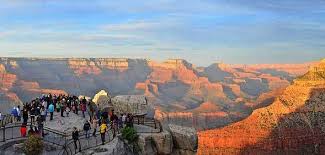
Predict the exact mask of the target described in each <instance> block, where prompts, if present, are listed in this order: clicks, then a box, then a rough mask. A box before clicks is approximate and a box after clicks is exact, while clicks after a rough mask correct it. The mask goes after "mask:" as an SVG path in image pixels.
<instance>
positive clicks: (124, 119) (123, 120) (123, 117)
mask: <svg viewBox="0 0 325 155" xmlns="http://www.w3.org/2000/svg"><path fill="white" fill-rule="evenodd" d="M125 123H126V114H125V113H124V114H123V115H122V124H123V127H124V125H125Z"/></svg>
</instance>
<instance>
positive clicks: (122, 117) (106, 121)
mask: <svg viewBox="0 0 325 155" xmlns="http://www.w3.org/2000/svg"><path fill="white" fill-rule="evenodd" d="M55 112H57V113H59V115H60V116H61V117H62V118H61V119H63V117H69V113H70V112H73V113H75V114H76V115H79V112H81V115H82V117H84V118H85V119H86V115H87V113H88V115H89V117H87V118H90V119H89V120H87V121H85V123H84V124H83V125H82V124H81V126H80V127H81V128H82V129H83V130H84V133H83V134H84V135H85V137H86V138H90V137H91V135H92V136H94V137H96V133H97V132H98V131H99V134H100V136H101V139H102V144H103V145H104V144H105V135H106V134H107V133H108V129H109V128H111V129H112V133H113V137H115V136H116V134H117V133H119V131H120V129H121V128H123V127H125V126H133V116H132V115H131V114H115V112H114V110H113V109H111V110H107V109H106V110H99V109H98V108H97V106H96V104H94V103H93V102H92V101H91V100H87V99H86V98H85V97H83V98H78V97H77V96H72V95H63V94H61V95H52V94H48V95H42V96H41V97H39V98H36V99H34V100H32V101H31V102H26V103H24V104H23V107H22V109H21V107H20V106H17V107H13V108H12V110H11V115H12V116H13V117H14V122H17V123H18V122H21V121H22V125H21V128H20V132H21V136H23V137H25V136H27V135H29V134H39V135H42V136H44V135H45V133H44V130H43V127H44V123H46V121H47V116H48V115H49V121H52V120H53V116H54V113H55ZM21 118H22V120H21ZM0 119H2V116H1V114H0ZM28 120H30V127H29V131H28V132H27V122H28ZM80 127H79V128H80ZM97 128H99V130H97ZM91 129H92V131H91ZM79 132H80V131H79V130H78V129H77V127H74V131H73V132H72V139H73V140H74V144H75V148H76V149H77V142H79V143H80V141H79V136H80V134H79ZM79 149H80V148H79Z"/></svg>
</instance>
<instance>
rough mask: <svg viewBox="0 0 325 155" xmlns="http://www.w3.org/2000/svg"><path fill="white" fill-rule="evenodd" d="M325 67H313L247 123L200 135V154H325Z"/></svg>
mask: <svg viewBox="0 0 325 155" xmlns="http://www.w3.org/2000/svg"><path fill="white" fill-rule="evenodd" d="M324 64H325V62H321V63H320V64H317V65H315V66H314V67H311V69H310V70H309V71H308V73H306V74H305V75H303V76H301V77H298V78H297V79H296V80H295V82H294V83H293V84H292V85H290V86H289V87H287V88H286V89H285V90H284V92H283V93H282V94H281V95H279V96H278V97H277V98H276V100H275V101H274V102H273V103H272V104H271V105H269V106H267V107H264V108H261V109H258V110H255V111H254V112H253V113H252V114H251V115H250V116H249V117H247V118H246V119H244V120H243V121H239V122H237V123H234V124H231V125H228V126H226V127H223V128H219V129H214V130H208V131H202V132H199V154H220V153H224V154H225V153H226V154H242V153H257V154H264V153H276V151H278V152H277V153H293V154H302V153H313V152H314V153H320V152H322V153H324V152H325V146H324V144H323V143H321V141H324V140H325V139H324V134H325V125H324V123H325V119H324V113H325V106H324V105H325V76H322V74H323V73H324V72H323V71H324V69H325V65H324ZM315 68H317V69H316V70H315ZM315 147H316V148H317V149H316V152H315Z"/></svg>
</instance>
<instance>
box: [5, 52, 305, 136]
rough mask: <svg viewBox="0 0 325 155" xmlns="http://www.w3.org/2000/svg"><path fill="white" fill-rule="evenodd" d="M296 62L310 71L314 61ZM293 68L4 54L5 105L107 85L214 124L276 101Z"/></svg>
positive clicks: (204, 125) (199, 124)
mask: <svg viewBox="0 0 325 155" xmlns="http://www.w3.org/2000/svg"><path fill="white" fill-rule="evenodd" d="M294 66H299V67H300V69H299V70H300V71H301V72H302V70H305V71H306V72H307V70H308V66H309V65H308V64H296V65H294ZM286 69H288V72H286ZM292 70H295V69H293V67H292V65H289V66H281V65H278V66H274V65H263V66H262V67H261V68H259V67H258V66H254V67H247V66H236V65H228V64H221V63H216V64H212V65H210V66H208V67H195V65H193V64H191V63H189V62H187V61H186V60H182V59H170V60H167V61H165V62H161V63H160V62H155V61H151V60H150V61H149V60H145V59H126V58H62V59H59V58H57V59H46V58H0V74H1V79H0V82H1V83H0V93H1V94H0V101H1V104H0V105H1V107H3V108H1V109H4V111H7V110H5V109H8V108H9V107H10V106H12V105H13V104H18V103H21V102H27V101H29V100H30V99H32V98H34V97H37V96H39V95H41V94H47V93H53V94H61V93H69V94H76V95H86V96H93V95H94V94H96V93H97V92H98V91H99V90H102V89H104V90H110V95H112V96H116V95H145V96H146V97H147V98H148V104H149V105H150V106H149V107H151V109H149V115H150V116H154V112H155V110H154V109H159V110H160V111H162V112H163V113H171V114H168V115H166V114H164V115H160V116H159V115H157V117H158V116H159V119H161V120H162V121H164V122H166V123H167V124H168V123H171V122H178V123H177V124H181V123H183V124H187V126H193V127H196V128H197V129H200V130H201V129H210V128H215V127H220V126H224V125H226V124H228V123H231V122H234V121H238V120H241V119H243V118H245V117H247V116H248V115H249V114H250V113H251V112H252V110H254V109H255V108H257V107H259V105H260V103H263V105H268V104H270V103H271V102H272V101H273V99H274V96H273V94H276V93H270V92H273V91H276V90H278V89H281V88H285V87H286V86H288V85H289V84H290V83H291V82H292V79H293V78H294V77H296V76H297V71H292ZM265 94H268V95H265ZM261 95H264V96H263V97H260V96H261ZM2 111H3V110H2ZM177 112H182V113H183V112H184V113H186V114H188V115H189V117H191V119H188V118H184V119H183V117H182V115H183V114H177ZM183 120H186V121H183ZM189 120H190V121H189ZM214 120H220V121H214ZM184 122H185V123H184ZM193 122H194V123H193Z"/></svg>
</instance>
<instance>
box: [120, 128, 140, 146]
mask: <svg viewBox="0 0 325 155" xmlns="http://www.w3.org/2000/svg"><path fill="white" fill-rule="evenodd" d="M122 137H123V139H126V140H127V141H128V142H129V143H130V144H132V143H134V142H136V141H137V139H138V137H139V136H138V134H137V131H136V130H135V129H134V128H133V127H125V128H123V129H122Z"/></svg>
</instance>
